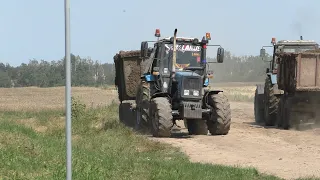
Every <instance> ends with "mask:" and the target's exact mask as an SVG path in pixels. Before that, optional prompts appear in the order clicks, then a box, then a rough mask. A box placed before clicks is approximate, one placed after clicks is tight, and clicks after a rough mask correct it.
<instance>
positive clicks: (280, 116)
mask: <svg viewBox="0 0 320 180" xmlns="http://www.w3.org/2000/svg"><path fill="white" fill-rule="evenodd" d="M283 106H284V96H281V97H280V102H279V105H278V112H277V126H278V128H282V124H283V109H284V107H283Z"/></svg>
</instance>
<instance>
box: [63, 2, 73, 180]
mask: <svg viewBox="0 0 320 180" xmlns="http://www.w3.org/2000/svg"><path fill="white" fill-rule="evenodd" d="M64 8H65V59H66V61H65V65H66V69H65V70H66V87H65V93H66V94H65V98H66V99H65V101H66V102H65V103H66V104H65V106H66V107H65V108H66V150H67V156H66V171H67V177H66V178H67V180H71V178H72V169H71V168H72V166H71V162H72V157H71V156H72V151H71V132H72V131H71V62H70V56H71V54H70V2H69V0H64Z"/></svg>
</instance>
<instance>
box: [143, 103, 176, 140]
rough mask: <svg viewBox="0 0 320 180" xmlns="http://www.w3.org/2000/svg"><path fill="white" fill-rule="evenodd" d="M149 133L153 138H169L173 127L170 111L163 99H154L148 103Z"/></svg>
mask: <svg viewBox="0 0 320 180" xmlns="http://www.w3.org/2000/svg"><path fill="white" fill-rule="evenodd" d="M149 110H150V120H151V124H152V126H151V131H152V135H153V136H154V137H170V136H171V128H172V126H173V117H172V109H171V104H170V102H169V100H168V99H167V98H165V97H156V98H153V99H152V100H151V101H150V109H149Z"/></svg>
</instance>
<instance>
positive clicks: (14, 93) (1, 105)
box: [0, 83, 255, 111]
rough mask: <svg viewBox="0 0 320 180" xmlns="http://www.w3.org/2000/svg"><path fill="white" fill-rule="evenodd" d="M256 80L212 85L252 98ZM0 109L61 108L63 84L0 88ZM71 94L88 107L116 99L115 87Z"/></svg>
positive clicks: (83, 89)
mask: <svg viewBox="0 0 320 180" xmlns="http://www.w3.org/2000/svg"><path fill="white" fill-rule="evenodd" d="M254 84H255V83H215V84H212V85H211V88H214V89H220V90H223V91H224V92H225V94H226V95H227V96H228V98H229V100H230V101H253V98H254V91H255V85H254ZM0 94H1V98H0V111H40V110H59V109H63V108H64V104H65V101H64V98H65V89H64V87H54V88H37V87H26V88H0ZM72 96H74V97H79V99H80V100H81V101H82V102H84V103H85V104H86V105H87V106H88V107H97V106H105V105H109V104H110V103H111V102H112V101H117V100H118V97H117V91H116V90H115V89H111V88H110V89H102V88H94V87H73V88H72Z"/></svg>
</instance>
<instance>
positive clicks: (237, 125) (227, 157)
mask: <svg viewBox="0 0 320 180" xmlns="http://www.w3.org/2000/svg"><path fill="white" fill-rule="evenodd" d="M231 108H232V125H231V130H230V132H229V134H228V135H226V136H192V138H151V139H153V140H156V141H160V142H164V143H169V144H171V145H173V146H175V147H179V148H181V150H182V152H184V153H186V154H187V155H188V156H189V157H190V160H191V161H193V162H203V163H214V164H222V165H231V166H233V165H234V166H242V167H255V168H257V169H258V170H259V171H260V172H263V173H267V174H273V175H276V176H279V177H282V178H285V179H292V178H299V177H307V176H312V175H314V176H317V177H320V136H319V135H320V130H318V129H314V130H309V131H303V132H302V131H300V132H298V131H294V130H289V131H287V130H280V129H275V128H268V129H266V128H263V127H258V126H254V125H252V123H253V122H254V116H253V103H241V102H231ZM181 124H183V123H181Z"/></svg>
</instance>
